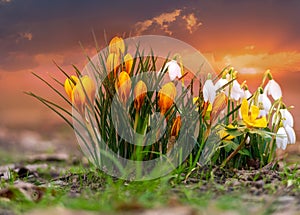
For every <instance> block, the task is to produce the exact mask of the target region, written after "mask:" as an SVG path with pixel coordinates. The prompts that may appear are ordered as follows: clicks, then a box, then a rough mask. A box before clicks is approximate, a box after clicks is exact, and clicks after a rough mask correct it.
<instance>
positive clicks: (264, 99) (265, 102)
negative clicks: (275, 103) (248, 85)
mask: <svg viewBox="0 0 300 215" xmlns="http://www.w3.org/2000/svg"><path fill="white" fill-rule="evenodd" d="M257 100H258V106H259V107H261V106H262V107H263V109H264V110H265V111H266V112H269V110H270V108H271V106H272V103H271V101H270V99H269V98H268V96H267V95H266V94H264V93H262V94H259V95H258V99H257Z"/></svg>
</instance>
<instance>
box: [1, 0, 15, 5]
mask: <svg viewBox="0 0 300 215" xmlns="http://www.w3.org/2000/svg"><path fill="white" fill-rule="evenodd" d="M10 2H12V0H0V3H2V4H6V3H10Z"/></svg>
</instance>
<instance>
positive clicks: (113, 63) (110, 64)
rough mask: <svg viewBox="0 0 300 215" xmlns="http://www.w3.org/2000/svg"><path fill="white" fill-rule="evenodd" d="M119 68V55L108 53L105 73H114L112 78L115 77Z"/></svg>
mask: <svg viewBox="0 0 300 215" xmlns="http://www.w3.org/2000/svg"><path fill="white" fill-rule="evenodd" d="M119 66H120V55H118V54H115V53H110V54H109V55H108V57H107V59H106V69H107V73H110V72H112V71H113V72H114V77H116V73H117V69H118V67H119Z"/></svg>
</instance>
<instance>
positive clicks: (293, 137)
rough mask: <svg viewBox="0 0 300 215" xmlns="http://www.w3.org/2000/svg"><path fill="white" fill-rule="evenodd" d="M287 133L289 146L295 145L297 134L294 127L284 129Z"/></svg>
mask: <svg viewBox="0 0 300 215" xmlns="http://www.w3.org/2000/svg"><path fill="white" fill-rule="evenodd" d="M284 129H285V132H286V134H287V139H288V144H295V143H296V134H295V131H294V129H293V128H292V127H290V126H289V125H287V126H285V127H284Z"/></svg>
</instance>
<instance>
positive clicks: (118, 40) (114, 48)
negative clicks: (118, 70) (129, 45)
mask: <svg viewBox="0 0 300 215" xmlns="http://www.w3.org/2000/svg"><path fill="white" fill-rule="evenodd" d="M108 49H109V53H115V54H118V55H119V54H120V52H121V53H122V54H123V53H124V52H125V44H124V40H123V39H122V37H118V36H115V37H114V38H112V39H111V41H110V43H109V45H108Z"/></svg>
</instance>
